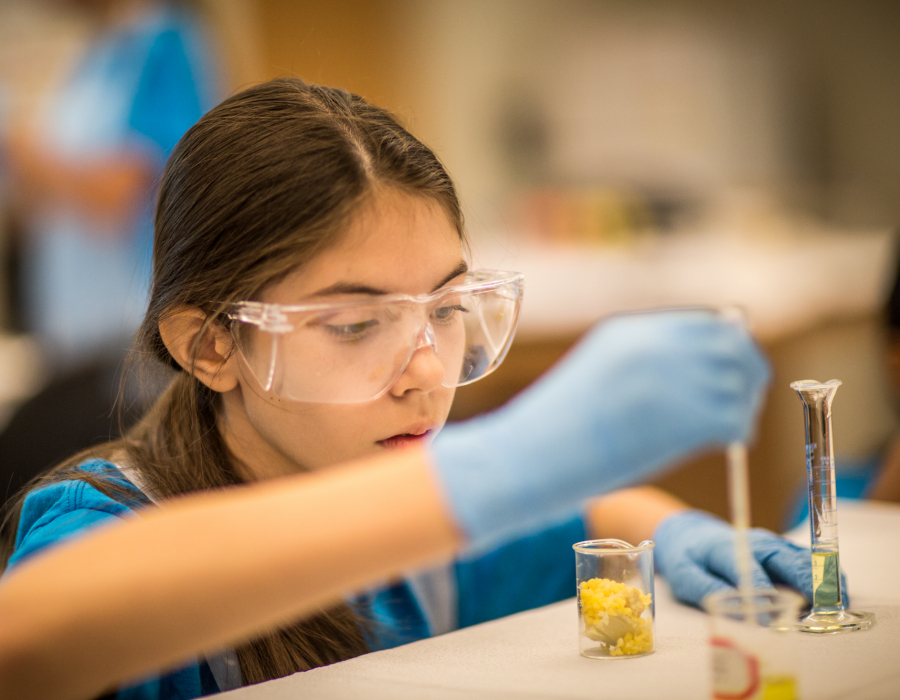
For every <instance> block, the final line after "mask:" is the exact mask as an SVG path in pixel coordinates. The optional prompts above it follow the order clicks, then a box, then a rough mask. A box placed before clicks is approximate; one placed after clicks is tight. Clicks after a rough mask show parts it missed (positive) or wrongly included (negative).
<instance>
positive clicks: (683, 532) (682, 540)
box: [653, 510, 848, 607]
mask: <svg viewBox="0 0 900 700" xmlns="http://www.w3.org/2000/svg"><path fill="white" fill-rule="evenodd" d="M749 539H750V550H751V552H752V553H753V562H752V577H753V587H754V588H762V589H766V590H771V589H772V588H773V585H774V584H783V585H786V586H790V587H791V588H793V589H795V590H796V591H798V592H800V593H801V594H802V595H803V596H805V597H806V599H807V600H808V601H812V594H813V590H812V566H811V561H810V551H809V550H808V549H806V548H805V547H799V546H797V545H795V544H793V543H792V542H788V541H787V540H785V539H784V538H782V537H779V536H778V535H776V534H775V533H774V532H770V531H769V530H763V529H760V528H753V529H752V530H750V532H749ZM653 540H654V542H656V548H655V549H654V552H653V554H654V561H655V563H656V570H657V571H658V572H659V573H660V575H661V576H663V578H665V579H666V581H667V582H668V584H669V588H671V589H672V595H674V596H675V598H676V599H677V600H680V601H681V602H682V603H687V604H689V605H695V606H697V607H701V606H702V603H703V599H704V598H705V597H706V596H707V595H709V594H710V593H714V592H716V591H719V590H722V589H724V588H732V587H736V586H737V585H738V571H737V566H736V565H735V561H734V529H733V528H732V527H731V525H729V524H728V523H726V522H724V521H723V520H720V519H719V518H717V517H715V516H714V515H711V514H710V513H703V512H700V511H696V510H686V511H681V512H679V513H675V514H674V515H670V516H669V517H668V518H666V519H665V520H663V521H662V522H661V523H660V524H659V525H658V526H657V528H656V532H655V533H653ZM841 585H842V589H843V591H844V604H845V605H846V604H847V603H848V598H847V595H846V590H847V583H846V579H844V575H843V573H842V574H841Z"/></svg>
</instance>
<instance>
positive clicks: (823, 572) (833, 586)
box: [812, 551, 842, 608]
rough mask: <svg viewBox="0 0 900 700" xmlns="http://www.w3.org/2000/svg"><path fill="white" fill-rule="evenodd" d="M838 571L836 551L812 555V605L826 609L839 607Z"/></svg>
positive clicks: (839, 569)
mask: <svg viewBox="0 0 900 700" xmlns="http://www.w3.org/2000/svg"><path fill="white" fill-rule="evenodd" d="M840 571H841V567H840V562H839V559H838V553H837V552H836V551H834V552H813V553H812V576H813V605H815V606H822V607H828V608H833V607H837V606H839V605H841V602H842V601H841V595H840V586H839V585H838V577H839V576H840Z"/></svg>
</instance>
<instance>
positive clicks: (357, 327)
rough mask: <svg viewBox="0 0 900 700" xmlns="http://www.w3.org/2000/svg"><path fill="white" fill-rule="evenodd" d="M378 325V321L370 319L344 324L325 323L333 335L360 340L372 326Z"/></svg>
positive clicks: (341, 338) (344, 338) (343, 338)
mask: <svg viewBox="0 0 900 700" xmlns="http://www.w3.org/2000/svg"><path fill="white" fill-rule="evenodd" d="M377 325H378V321H376V320H375V319H370V320H368V321H358V322H356V323H347V324H344V325H330V324H325V330H327V331H328V332H329V333H331V334H332V335H335V336H337V337H338V338H339V339H340V340H359V339H360V338H362V336H363V335H364V334H365V333H366V332H367V331H368V330H370V329H371V328H374V327H375V326H377Z"/></svg>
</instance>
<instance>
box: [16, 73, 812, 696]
mask: <svg viewBox="0 0 900 700" xmlns="http://www.w3.org/2000/svg"><path fill="white" fill-rule="evenodd" d="M464 253H465V238H464V229H463V222H462V216H461V213H460V208H459V203H458V201H457V198H456V193H455V190H454V187H453V184H452V182H451V181H450V178H449V177H448V175H447V173H446V171H445V170H444V168H443V167H442V166H441V164H440V162H439V161H438V160H437V158H436V157H435V156H434V154H433V153H432V152H431V151H430V150H428V149H427V148H426V147H425V146H423V145H422V144H421V143H420V142H418V141H417V140H416V139H414V138H413V137H412V136H411V135H410V134H408V133H407V132H406V131H405V130H404V129H403V128H401V127H400V126H399V125H398V124H397V123H396V122H395V121H394V120H393V119H392V118H391V117H390V116H389V115H388V114H387V113H386V112H384V111H383V110H381V109H378V108H376V107H373V106H371V105H369V104H367V103H366V102H364V101H363V100H362V99H360V98H358V97H355V96H353V95H350V94H348V93H346V92H343V91H340V90H334V89H329V88H323V87H317V86H311V85H306V84H304V83H303V82H301V81H299V80H276V81H272V82H269V83H266V84H263V85H259V86H257V87H254V88H251V89H249V90H247V91H245V92H243V93H241V94H238V95H236V96H234V97H232V98H230V99H228V100H227V101H225V102H224V103H223V104H221V105H220V106H219V107H217V108H215V109H214V110H212V111H211V112H210V113H208V114H207V115H206V116H205V117H203V118H202V119H201V120H200V121H199V122H198V123H197V124H196V125H195V126H194V127H193V128H192V129H191V130H190V131H189V132H188V133H187V134H186V135H185V136H184V138H183V139H182V140H181V142H180V143H179V145H178V146H177V148H176V149H175V151H174V152H173V154H172V156H171V158H170V160H169V162H168V165H167V168H166V172H165V175H164V177H163V180H162V183H161V187H160V192H159V200H158V206H157V212H156V223H155V243H154V279H153V288H152V296H151V300H150V303H149V308H148V311H147V314H146V318H145V321H144V323H143V326H142V328H141V331H140V333H139V336H138V339H137V343H138V345H137V347H138V348H139V352H140V353H141V354H143V355H146V356H150V357H153V358H155V359H156V360H158V361H160V362H162V363H164V364H166V365H168V366H169V367H171V368H172V369H173V370H174V371H175V373H176V374H175V376H174V379H173V380H172V382H171V384H170V385H169V387H168V389H167V391H166V392H165V393H164V394H163V395H162V396H161V398H160V399H159V400H158V401H157V403H156V404H155V405H154V407H153V408H152V409H151V410H150V411H149V413H148V415H147V416H146V417H145V419H144V420H143V422H142V423H140V424H139V425H138V426H137V427H136V428H135V429H134V430H132V431H131V432H130V433H128V434H127V435H126V437H125V438H124V439H122V440H120V441H117V442H114V443H110V444H108V445H105V446H103V447H102V448H97V449H93V450H91V451H90V453H84V454H81V455H77V456H75V457H73V458H72V459H71V460H69V461H68V462H67V463H65V464H63V465H61V466H60V467H58V468H57V469H55V470H54V471H53V472H51V473H50V474H49V475H47V476H46V477H44V478H43V479H41V481H40V482H38V483H37V484H34V485H33V486H32V488H31V490H30V491H29V492H28V493H27V495H26V496H25V497H24V499H23V500H21V501H20V502H19V504H18V506H17V507H16V508H15V509H14V510H13V511H12V512H11V513H10V515H9V518H8V519H7V521H6V526H5V528H6V529H5V536H6V540H7V551H6V553H5V557H4V561H6V560H7V559H8V565H7V568H6V572H5V574H4V580H3V582H2V585H0V697H10V698H11V697H15V698H22V699H26V698H40V699H41V700H48V699H50V698H73V699H74V698H93V697H97V696H100V695H103V694H104V693H108V694H109V695H110V696H111V697H116V698H138V697H140V698H166V699H172V698H193V697H199V696H201V695H205V694H211V693H214V692H218V691H219V690H224V689H228V688H232V687H237V686H239V685H242V684H244V685H245V684H249V683H256V682H260V681H263V680H266V679H270V678H276V677H279V676H283V675H286V674H289V673H292V672H295V671H299V670H305V669H309V668H313V667H316V666H320V665H323V664H328V663H332V662H335V661H338V660H341V659H346V658H350V657H353V656H356V655H358V654H361V653H364V652H366V651H369V650H374V649H379V648H385V647H388V646H391V645H394V644H398V643H402V642H405V641H410V640H413V639H418V638H422V637H425V636H428V635H430V634H436V633H439V632H442V631H446V630H449V629H452V628H454V627H457V626H460V625H466V624H472V623H475V622H480V621H483V620H486V619H490V618H492V617H498V616H500V615H505V614H509V613H512V612H515V611H517V610H522V609H525V608H528V607H535V606H538V605H543V604H546V603H549V602H552V601H555V600H559V599H562V598H565V597H569V596H571V595H572V591H571V585H572V584H571V582H572V580H573V566H572V560H573V556H572V552H571V547H570V545H571V544H572V543H573V542H575V541H577V540H580V539H583V538H585V537H595V536H605V537H619V538H622V539H626V540H630V541H633V542H637V541H640V540H642V539H646V538H649V537H651V536H653V537H654V538H655V539H656V541H657V552H658V554H657V565H658V568H659V570H660V572H661V573H662V574H663V575H664V576H665V577H666V578H667V580H668V582H669V585H670V586H671V587H672V590H673V591H674V593H675V595H676V596H677V597H679V598H680V599H682V600H684V601H686V602H689V603H693V604H699V603H700V601H701V600H702V598H703V596H704V595H705V594H706V593H708V592H710V591H712V590H715V589H716V588H721V587H723V586H726V585H728V584H729V583H730V582H734V581H735V579H736V577H735V573H734V567H733V564H732V559H733V557H732V552H731V544H730V543H731V537H732V533H731V532H730V530H729V528H728V526H727V525H726V524H724V523H722V522H721V521H719V520H717V519H715V518H713V517H712V516H709V515H705V514H702V513H697V512H695V511H689V510H686V509H685V506H684V505H683V504H682V503H680V502H679V501H677V500H676V499H674V498H672V497H669V496H667V495H665V494H662V493H660V492H658V491H655V490H652V489H649V488H644V489H632V490H626V491H618V492H616V493H609V492H611V491H613V490H614V489H617V488H620V487H622V486H625V485H628V484H632V483H635V482H638V481H640V480H642V479H645V478H647V477H649V476H650V475H652V474H654V473H656V472H658V471H660V470H661V469H662V468H663V467H664V466H666V465H668V464H671V463H672V462H674V461H676V460H678V459H680V458H682V457H684V456H686V455H687V454H689V453H691V452H694V451H696V450H698V449H701V448H708V447H715V446H721V445H724V444H726V443H728V442H730V441H732V440H736V439H746V438H747V436H748V434H749V432H750V429H751V425H752V422H753V419H754V415H755V413H756V410H757V407H758V405H759V402H760V399H761V396H762V392H763V390H764V387H765V384H766V381H767V369H766V366H765V363H764V361H763V360H762V358H761V356H760V355H759V353H758V351H757V349H756V348H755V346H754V344H753V343H752V341H751V340H750V339H749V337H748V336H747V335H746V333H745V332H744V331H742V330H741V329H740V328H737V327H736V326H734V325H733V324H730V323H727V322H724V321H722V320H720V319H718V318H717V317H716V316H715V315H714V314H711V313H703V312H696V311H694V312H680V313H668V314H645V315H637V316H632V317H621V318H618V319H614V320H610V321H607V322H606V323H604V324H602V325H600V326H598V327H597V328H596V329H595V330H594V331H592V332H591V333H590V334H589V335H588V336H587V337H586V339H585V340H584V341H583V342H582V343H581V344H580V345H579V347H578V348H576V349H575V350H574V351H573V352H572V353H570V355H569V357H568V358H567V359H566V360H565V361H563V362H562V363H560V364H559V366H558V367H557V368H556V369H555V370H553V371H552V372H550V373H549V374H548V375H547V376H546V377H545V378H544V379H543V380H541V381H540V382H538V383H537V384H536V385H535V386H533V387H531V388H530V389H529V390H527V391H526V392H524V393H523V394H522V395H520V396H519V397H518V398H517V399H515V400H514V401H512V402H511V403H510V404H508V405H507V406H506V407H504V408H502V409H500V410H498V411H496V412H494V413H492V414H490V415H488V416H484V417H482V418H479V419H476V420H473V421H470V422H468V423H465V424H462V425H459V426H454V427H451V428H448V429H447V430H446V431H444V433H443V434H442V435H441V437H440V439H438V440H436V441H434V442H433V443H432V439H433V438H434V437H435V434H436V433H437V432H438V430H440V428H441V426H442V425H443V423H444V421H445V420H446V418H447V414H448V411H449V409H450V404H451V402H452V400H453V395H454V390H455V387H456V386H460V385H462V384H466V383H469V382H472V381H475V380H477V379H479V378H480V377H482V376H484V375H485V374H487V373H488V372H490V371H492V370H493V369H495V368H496V367H497V366H498V365H499V363H500V362H501V361H502V360H503V357H504V355H505V353H506V350H507V349H508V347H509V344H510V342H511V340H512V334H513V331H514V328H515V322H516V317H517V313H518V309H519V304H520V302H521V299H522V294H523V280H522V278H521V276H520V275H518V274H516V273H510V272H501V271H472V270H469V269H468V267H467V264H466V260H465V254H464ZM602 493H605V494H607V495H606V496H605V497H603V498H601V499H599V500H593V501H589V502H588V500H587V499H588V498H589V497H591V496H596V495H597V494H602ZM586 502H587V505H585V503H586ZM753 541H754V551H755V553H756V556H757V559H758V560H759V565H758V567H757V570H756V575H757V579H758V581H757V583H758V585H760V586H762V587H765V586H771V585H772V583H773V582H775V583H787V584H789V585H792V586H794V587H796V588H800V589H802V590H804V591H807V592H808V591H810V590H811V581H808V580H807V579H808V578H809V566H808V562H809V553H808V552H806V553H805V554H804V552H803V551H802V550H799V549H798V548H795V547H793V546H792V545H789V544H787V543H786V542H784V541H783V540H780V539H779V538H777V537H776V536H774V535H772V534H771V533H764V532H757V533H755V534H754V540H753ZM526 554H527V556H525V555H526ZM454 555H455V558H454ZM408 572H416V573H414V574H410V573H408ZM804 572H805V573H804ZM804 577H805V578H804Z"/></svg>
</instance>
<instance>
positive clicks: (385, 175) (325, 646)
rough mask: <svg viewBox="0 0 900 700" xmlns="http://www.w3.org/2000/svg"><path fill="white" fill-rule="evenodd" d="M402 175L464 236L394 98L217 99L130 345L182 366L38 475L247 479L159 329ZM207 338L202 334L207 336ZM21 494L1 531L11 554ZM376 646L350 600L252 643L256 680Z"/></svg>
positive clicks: (203, 124) (213, 406) (306, 251)
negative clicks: (113, 471) (151, 394)
mask: <svg viewBox="0 0 900 700" xmlns="http://www.w3.org/2000/svg"><path fill="white" fill-rule="evenodd" d="M382 187H394V188H399V189H401V190H403V191H406V192H409V193H411V194H417V195H420V196H425V197H429V198H431V199H433V200H434V201H436V202H437V203H438V204H439V205H440V206H441V207H442V209H443V210H444V212H445V213H446V215H447V216H448V218H449V220H450V222H451V224H452V225H454V226H455V227H456V229H457V231H458V232H459V235H460V237H461V238H464V232H463V220H462V214H461V211H460V206H459V202H458V199H457V195H456V191H455V188H454V186H453V183H452V181H451V180H450V177H449V175H448V174H447V172H446V170H445V169H444V167H443V166H442V165H441V163H440V161H439V160H438V159H437V157H436V156H435V155H434V153H433V152H432V151H431V150H430V149H428V148H427V147H426V146H425V145H423V144H422V143H421V142H419V141H418V140H416V139H415V138H414V137H413V136H412V135H410V134H409V133H408V132H407V131H406V130H405V129H404V128H403V127H401V126H400V125H399V124H398V123H397V121H396V120H395V119H394V118H393V117H392V116H391V115H390V114H389V113H387V112H386V111H385V110H383V109H380V108H378V107H375V106H373V105H370V104H369V103H367V102H366V101H365V100H363V99H362V98H360V97H358V96H355V95H351V94H349V93H347V92H345V91H343V90H337V89H333V88H327V87H320V86H316V85H308V84H306V83H304V82H303V81H301V80H298V79H278V80H272V81H270V82H267V83H263V84H261V85H257V86H255V87H252V88H250V89H248V90H245V91H243V92H241V93H239V94H237V95H235V96H233V97H231V98H229V99H228V100H226V101H225V102H223V103H222V104H220V105H219V106H218V107H216V108H215V109H213V110H211V111H210V112H209V113H208V114H206V115H205V116H204V117H203V118H202V119H200V121H199V122H197V124H195V125H194V126H193V127H192V128H191V129H190V130H189V131H188V132H187V133H186V134H185V135H184V137H183V138H182V139H181V141H180V142H179V143H178V145H177V146H176V148H175V150H174V151H173V153H172V155H171V157H170V158H169V161H168V163H167V164H166V169H165V172H164V174H163V177H162V181H161V184H160V189H159V197H158V201H157V208H156V219H155V233H154V245H153V283H152V288H151V295H150V301H149V306H148V309H147V314H146V316H145V318H144V321H143V323H142V325H141V327H140V329H139V331H138V333H137V336H136V339H135V344H134V347H133V350H132V358H135V357H137V358H138V359H139V360H140V361H144V360H149V361H151V362H153V361H155V362H158V363H162V364H163V365H165V366H168V367H170V368H171V369H172V370H174V372H175V376H174V378H173V379H172V381H171V383H170V384H169V386H168V388H167V389H166V390H165V391H164V393H163V394H162V395H161V396H160V397H159V399H157V401H156V402H155V403H154V404H153V406H152V407H151V408H150V409H149V411H148V412H147V414H146V415H145V416H144V418H143V419H142V420H141V421H140V422H139V423H138V424H137V425H136V426H135V427H134V428H132V429H131V430H129V431H128V432H127V433H126V434H125V435H124V437H123V438H121V439H120V440H117V441H115V442H111V443H107V444H106V445H103V446H101V447H96V448H92V449H91V450H89V451H87V452H83V453H81V454H79V455H75V456H74V457H72V458H71V459H69V460H66V462H64V463H63V464H62V465H60V466H58V467H56V468H55V469H54V470H52V471H51V472H50V473H49V474H47V475H45V476H43V477H41V478H40V479H39V480H38V481H36V482H35V483H32V484H31V485H30V489H31V490H33V489H34V488H37V487H40V486H42V485H45V484H47V483H49V482H54V481H60V480H64V479H81V480H83V481H87V482H89V483H91V484H92V485H94V486H95V487H97V488H99V489H101V490H103V491H104V492H105V493H107V494H109V495H112V496H114V497H126V496H127V494H126V493H124V492H123V491H122V490H121V489H120V488H117V487H116V485H115V484H113V483H111V482H110V481H109V479H105V478H103V477H102V475H101V476H94V475H91V474H88V473H86V472H85V471H83V470H79V469H78V468H77V467H78V465H79V464H81V463H82V462H83V461H84V460H85V459H87V458H88V457H100V458H105V459H123V460H124V462H125V463H127V464H128V465H129V466H130V467H131V468H133V469H135V470H137V471H138V472H139V475H140V477H141V478H142V480H143V482H144V484H145V485H146V486H147V487H148V488H149V489H150V490H151V491H152V492H153V493H155V494H156V496H158V497H159V498H168V497H172V496H175V495H178V494H184V493H190V492H194V491H204V490H209V489H217V488H223V487H227V486H230V485H234V484H239V483H241V482H242V481H243V479H242V477H241V476H240V472H239V469H238V468H237V464H236V459H235V457H234V456H233V455H232V454H231V453H230V452H229V450H228V448H227V446H226V444H225V441H224V440H223V438H222V435H221V434H220V432H219V430H218V428H217V416H218V412H219V410H220V395H219V394H217V393H216V392H214V391H212V390H211V389H209V388H208V387H206V386H205V385H204V384H202V383H201V382H200V381H198V380H197V379H196V378H195V377H194V376H193V375H192V374H191V373H190V372H185V371H182V370H181V368H180V367H179V366H178V364H177V363H176V362H175V361H174V359H173V358H172V357H171V355H170V354H169V352H168V350H167V349H166V347H165V345H164V344H163V341H162V338H161V337H160V332H159V324H160V321H161V320H162V319H164V318H165V316H166V314H167V313H171V312H172V310H174V309H176V308H177V307H180V306H183V305H187V306H193V307H197V308H200V309H202V310H203V311H204V312H205V313H206V314H207V317H208V319H209V320H208V321H207V323H208V324H209V323H216V322H218V321H216V319H218V318H221V312H222V310H223V309H224V308H225V307H226V306H227V305H228V304H230V303H231V302H234V301H238V300H243V299H253V298H256V297H257V296H258V295H259V293H260V292H261V291H262V290H263V289H264V288H265V287H266V286H267V285H270V284H273V283H275V282H277V281H278V280H280V279H282V278H283V277H284V276H286V275H287V274H288V273H290V272H291V271H293V270H295V269H297V267H298V266H300V265H302V264H304V263H305V262H307V261H309V260H310V259H311V258H312V257H314V256H315V255H316V254H317V253H319V252H321V251H322V250H324V249H325V248H327V247H328V246H330V245H333V244H334V242H335V241H336V240H337V237H338V236H339V235H340V233H341V231H342V230H343V229H344V228H345V227H346V225H347V223H348V221H349V219H350V217H351V216H352V215H353V214H354V213H355V212H357V211H358V210H359V208H360V206H361V205H362V204H363V203H364V202H365V201H366V199H367V198H368V197H370V196H372V193H373V192H374V191H375V190H377V189H379V188H382ZM201 335H202V334H201ZM24 495H25V494H23V495H22V496H21V497H20V498H19V499H18V500H17V502H15V503H14V504H13V506H12V508H11V509H10V510H9V512H8V513H7V517H6V519H5V522H4V525H3V532H2V533H0V535H2V536H0V548H2V549H0V557H2V558H0V565H5V563H6V562H7V561H8V558H9V556H10V555H11V553H12V548H13V542H14V538H15V530H16V528H17V526H18V520H19V515H20V513H21V507H22V502H23V500H24ZM367 650H368V646H367V643H366V640H365V634H364V632H363V629H362V627H361V624H360V616H359V615H358V614H357V613H356V612H355V611H354V610H351V609H350V607H349V606H348V605H345V604H342V605H338V606H336V607H334V608H331V609H329V610H327V611H323V612H321V613H319V614H317V615H314V616H312V617H309V618H307V619H304V620H302V621H299V622H297V623H295V624H292V625H289V626H287V627H284V628H281V629H278V630H274V631H272V632H270V633H268V634H265V635H263V636H261V637H259V638H257V639H254V640H252V641H250V642H248V643H245V644H243V645H241V646H239V647H238V649H237V653H238V658H239V660H240V664H241V671H242V673H243V677H244V681H245V682H246V683H257V682H260V681H264V680H268V679H271V678H277V677H280V676H284V675H287V674H290V673H294V672H296V671H302V670H306V669H309V668H314V667H316V666H321V665H324V664H328V663H332V662H335V661H340V660H342V659H346V658H350V657H353V656H356V655H358V654H360V653H363V652H365V651H367Z"/></svg>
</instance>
